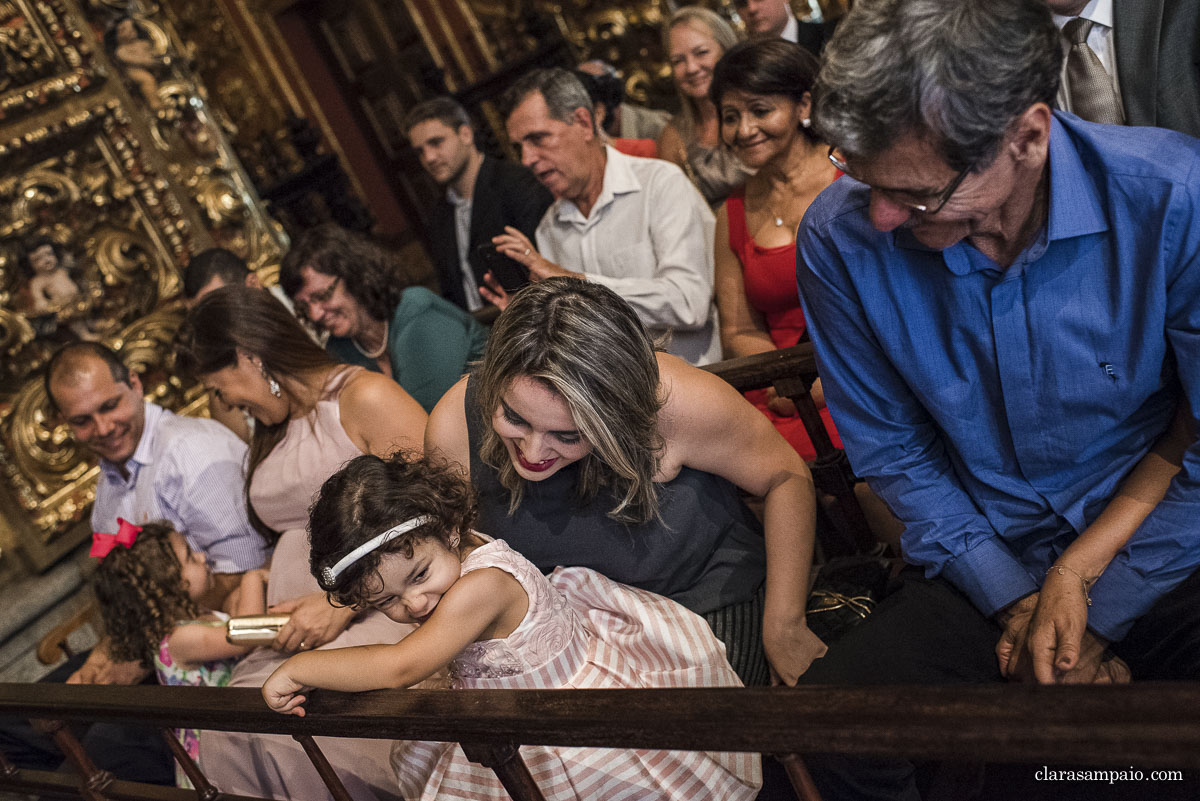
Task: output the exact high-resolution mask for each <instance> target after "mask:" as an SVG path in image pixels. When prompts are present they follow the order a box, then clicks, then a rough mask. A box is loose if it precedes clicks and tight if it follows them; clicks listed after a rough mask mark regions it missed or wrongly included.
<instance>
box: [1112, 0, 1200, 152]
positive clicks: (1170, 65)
mask: <svg viewBox="0 0 1200 801" xmlns="http://www.w3.org/2000/svg"><path fill="white" fill-rule="evenodd" d="M1113 37H1114V41H1115V45H1116V53H1117V80H1118V81H1119V82H1120V84H1121V102H1122V103H1123V105H1124V106H1125V120H1126V122H1128V123H1129V124H1130V125H1155V126H1158V127H1159V128H1171V129H1172V130H1176V131H1182V132H1183V133H1185V134H1188V135H1189V136H1195V137H1200V2H1197V0H1113Z"/></svg>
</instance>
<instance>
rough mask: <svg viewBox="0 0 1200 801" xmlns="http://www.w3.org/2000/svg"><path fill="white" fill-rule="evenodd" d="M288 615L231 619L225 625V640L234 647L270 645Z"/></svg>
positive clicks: (286, 620) (247, 616) (249, 616)
mask: <svg viewBox="0 0 1200 801" xmlns="http://www.w3.org/2000/svg"><path fill="white" fill-rule="evenodd" d="M289 617H290V615H246V616H245V617H231V618H229V621H228V622H227V623H226V624H225V639H226V640H229V642H230V643H232V644H234V645H270V644H271V643H273V642H275V637H276V635H278V634H279V630H280V629H281V628H283V624H285V623H287V622H288V618H289Z"/></svg>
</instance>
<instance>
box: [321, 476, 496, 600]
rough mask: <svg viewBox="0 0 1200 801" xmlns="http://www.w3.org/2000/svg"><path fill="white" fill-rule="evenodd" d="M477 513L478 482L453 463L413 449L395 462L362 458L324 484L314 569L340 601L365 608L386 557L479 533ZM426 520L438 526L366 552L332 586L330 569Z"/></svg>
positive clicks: (429, 525) (423, 528)
mask: <svg viewBox="0 0 1200 801" xmlns="http://www.w3.org/2000/svg"><path fill="white" fill-rule="evenodd" d="M477 513H478V508H477V506H476V502H475V493H474V492H473V491H472V489H471V487H470V485H469V484H468V483H467V482H466V480H464V479H463V478H462V476H461V475H459V473H458V472H457V471H456V470H455V469H454V468H452V467H450V466H449V465H448V464H446V463H445V462H442V461H439V460H435V459H433V458H431V457H428V456H418V455H416V454H413V453H405V452H397V453H395V454H394V455H392V456H391V457H390V458H388V459H381V458H379V457H378V456H359V457H358V458H356V459H353V460H351V461H350V462H347V463H346V465H345V467H343V468H342V469H341V470H339V471H338V472H337V473H334V474H333V476H331V477H330V478H329V479H328V480H327V481H326V482H325V483H324V484H323V485H322V486H321V491H320V493H319V495H318V496H317V500H316V501H315V502H314V503H313V505H312V508H311V509H310V510H309V513H308V524H309V535H308V538H309V544H310V548H311V551H310V557H309V559H310V565H309V567H310V569H311V570H312V574H313V575H314V576H315V577H316V579H317V582H318V583H320V584H321V586H322V587H323V588H324V589H325V590H326V591H328V592H329V594H330V595H331V596H332V598H333V600H334V601H336V602H337V603H339V604H342V605H345V606H353V607H358V608H361V607H364V606H366V605H367V603H366V600H367V598H369V597H370V596H371V595H373V594H375V593H377V592H378V591H379V588H380V586H381V585H382V581H383V580H382V578H381V577H380V576H379V561H380V557H381V556H383V555H384V554H388V553H403V554H404V555H405V556H408V557H411V556H412V554H413V547H414V546H415V545H416V544H417V543H418V542H420V541H421V540H423V539H426V538H427V537H434V538H436V539H438V540H441V541H442V542H443V543H445V544H446V545H447V547H449V543H450V539H451V537H453V536H454V535H456V534H457V535H459V536H463V535H465V534H466V533H467V532H469V531H470V530H471V526H472V525H473V524H474V522H475V517H476V515H477ZM422 515H428V516H429V517H432V518H433V521H434V522H432V523H427V524H426V525H423V526H419V527H417V528H415V529H413V530H412V531H409V532H407V533H406V534H402V535H400V536H398V537H396V538H395V539H393V540H391V541H389V542H387V543H385V544H384V545H382V546H381V547H379V548H377V549H376V550H374V551H372V552H370V553H368V554H366V555H365V556H363V557H362V558H361V559H359V560H358V561H357V562H355V563H354V564H352V565H350V566H349V567H347V568H346V570H345V571H344V572H342V573H341V575H339V576H338V577H337V579H336V580H335V581H334V582H333V583H329V582H326V581H325V579H324V577H323V575H322V574H323V571H324V569H325V568H327V567H332V566H333V565H334V564H336V563H337V561H338V560H339V559H341V558H342V557H343V556H345V555H346V554H347V553H349V552H350V551H352V550H354V549H355V548H357V547H358V546H359V545H362V544H363V543H364V542H366V541H367V540H369V539H371V538H372V537H375V536H377V535H379V534H382V533H383V532H385V531H387V530H388V529H390V528H392V527H393V526H396V525H398V524H400V523H403V522H404V521H405V520H411V519H412V518H414V517H420V516H422Z"/></svg>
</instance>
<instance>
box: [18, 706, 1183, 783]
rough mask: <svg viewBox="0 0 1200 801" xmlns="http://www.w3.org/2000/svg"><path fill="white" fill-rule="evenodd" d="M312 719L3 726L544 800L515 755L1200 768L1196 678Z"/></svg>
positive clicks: (383, 712)
mask: <svg viewBox="0 0 1200 801" xmlns="http://www.w3.org/2000/svg"><path fill="white" fill-rule="evenodd" d="M307 709H308V715H307V716H306V717H304V718H297V717H291V716H284V715H278V714H276V713H274V712H271V711H270V710H269V709H267V707H266V706H265V704H264V703H263V701H262V699H261V696H260V695H259V692H258V691H257V690H253V689H231V688H195V687H146V686H139V687H112V686H109V687H103V686H80V685H38V686H37V692H36V693H33V692H30V685H27V684H2V685H0V716H8V717H32V718H43V719H53V720H61V721H102V720H109V721H116V720H119V721H122V722H125V723H145V724H148V725H151V726H158V727H163V728H166V727H196V728H201V729H217V730H226V731H251V732H262V733H271V734H286V735H292V736H293V737H298V738H300V737H311V736H312V735H319V736H333V737H376V738H384V739H421V740H442V741H452V742H458V743H460V744H462V745H463V747H464V750H465V751H466V753H467V754H468V755H469V756H470V757H471V758H472V759H474V760H476V761H478V762H481V763H482V764H486V765H488V766H489V767H492V768H493V769H495V770H496V771H497V773H498V774H499V775H500V776H501V777H502V780H504V781H505V785H506V787H508V788H509V791H510V793H511V794H512V796H513V798H514V799H518V801H537V799H539V798H540V797H541V796H540V794H539V793H538V792H537V789H536V787H532V786H531V785H532V783H531V782H529V781H528V772H527V771H526V770H525V766H524V763H523V762H521V759H520V756H519V754H518V753H517V750H516V749H517V746H519V745H522V744H533V745H537V744H541V745H574V746H593V747H608V748H670V749H686V750H711V751H752V752H767V753H781V754H790V753H797V752H800V753H843V754H856V755H863V756H887V757H908V758H916V759H920V760H930V759H936V760H952V761H968V762H984V761H987V762H1013V763H1028V764H1038V765H1040V764H1046V763H1049V764H1060V765H1061V764H1076V765H1095V766H1105V765H1110V766H1113V767H1116V768H1126V767H1127V766H1129V765H1136V766H1137V767H1138V768H1139V769H1143V768H1144V769H1146V770H1147V771H1148V770H1150V769H1155V768H1170V769H1181V770H1196V769H1200V682H1187V683H1153V682H1147V683H1141V684H1131V685H1124V686H1108V687H1105V686H1063V687H1039V686H1027V685H1004V684H994V685H982V686H953V687H950V686H940V687H926V686H890V687H854V688H841V687H798V688H784V687H762V688H728V689H697V690H451V691H446V690H382V691H377V692H371V693H358V694H348V693H335V692H330V691H323V690H317V691H315V692H313V693H312V694H311V696H310V699H309V703H308V705H307ZM314 748H315V745H314ZM333 767H334V770H336V767H337V766H333ZM83 772H84V775H85V780H84V781H83V782H82V783H80V784H79V785H78V786H77V787H75V788H74V790H75V792H74V793H73V794H71V797H83V798H89V799H92V801H99V800H100V799H104V798H113V799H116V798H128V799H140V800H145V801H182V799H184V798H191V799H195V798H196V797H197V793H196V792H194V791H186V795H179V793H183V792H185V791H172V790H167V789H164V788H157V787H149V786H142V785H137V784H133V783H127V782H114V781H113V780H112V779H111V777H106V776H104V775H97V774H100V773H102V772H97V771H95V770H94V768H93V769H92V773H91V774H88V773H87V772H86V771H83ZM56 776H57V775H56V774H45V773H39V772H36V771H24V770H16V769H12V770H8V769H5V767H4V766H3V765H2V764H0V790H6V791H14V792H46V793H47V794H53V795H63V794H66V793H69V791H70V790H71V789H72V788H69V787H68V786H67V783H65V782H64V781H63V779H62V777H61V776H57V778H56ZM522 776H524V777H525V778H522ZM314 778H316V774H315V773H314ZM50 788H53V790H54V792H53V793H51V792H49V789H50ZM212 793H213V794H215V793H216V790H215V789H214V790H212ZM203 795H204V793H203V792H201V797H203ZM213 797H214V798H215V795H213Z"/></svg>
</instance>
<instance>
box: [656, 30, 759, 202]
mask: <svg viewBox="0 0 1200 801" xmlns="http://www.w3.org/2000/svg"><path fill="white" fill-rule="evenodd" d="M737 43H738V36H737V32H736V31H734V29H733V28H732V27H731V26H730V24H729V23H728V22H726V21H725V19H724V18H723V17H722V16H721V15H720V14H717V13H716V12H715V11H710V10H709V9H707V8H703V7H701V6H684V7H682V8H680V9H679V10H678V11H676V12H675V13H674V14H672V15H671V18H670V19H668V20H667V24H666V26H665V27H664V28H663V50H664V51H666V53H667V58H668V60H669V61H670V65H671V77H672V78H673V79H674V81H675V88H676V90H678V92H679V99H680V104H681V110H680V112H679V114H676V115H675V116H674V117H672V118H671V120H670V122H668V123H667V125H666V127H665V128H663V130H662V133H660V134H659V135H658V155H659V158H664V159H667V160H668V161H672V162H674V163H675V164H678V165H679V167H680V168H681V169H682V170H683V171H684V172H685V173H687V176H688V178H690V179H691V180H692V183H694V184H695V185H696V188H697V189H699V190H700V194H702V195H704V199H705V200H707V201H708V203H709V205H711V206H713V207H714V208H715V207H716V206H719V205H720V204H721V201H723V200H724V199H725V198H726V197H727V196H728V195H729V193H730V192H731V191H733V190H734V189H736V188H737V187H739V186H741V185H742V183H743V182H744V181H745V180H746V176H748V175H749V174H750V172H749V170H747V169H746V167H745V166H744V165H743V164H742V163H741V162H740V161H738V159H737V156H735V155H734V154H733V152H732V151H730V150H729V148H726V147H722V146H721V138H720V135H719V134H720V131H719V124H718V121H717V107H716V105H715V104H714V103H713V101H712V98H710V97H709V89H710V88H711V87H712V78H713V68H714V67H715V66H716V64H717V62H718V61H720V60H721V56H723V55H725V52H726V51H727V50H729V49H730V48H732V47H733V46H734V45H736V44H737Z"/></svg>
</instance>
